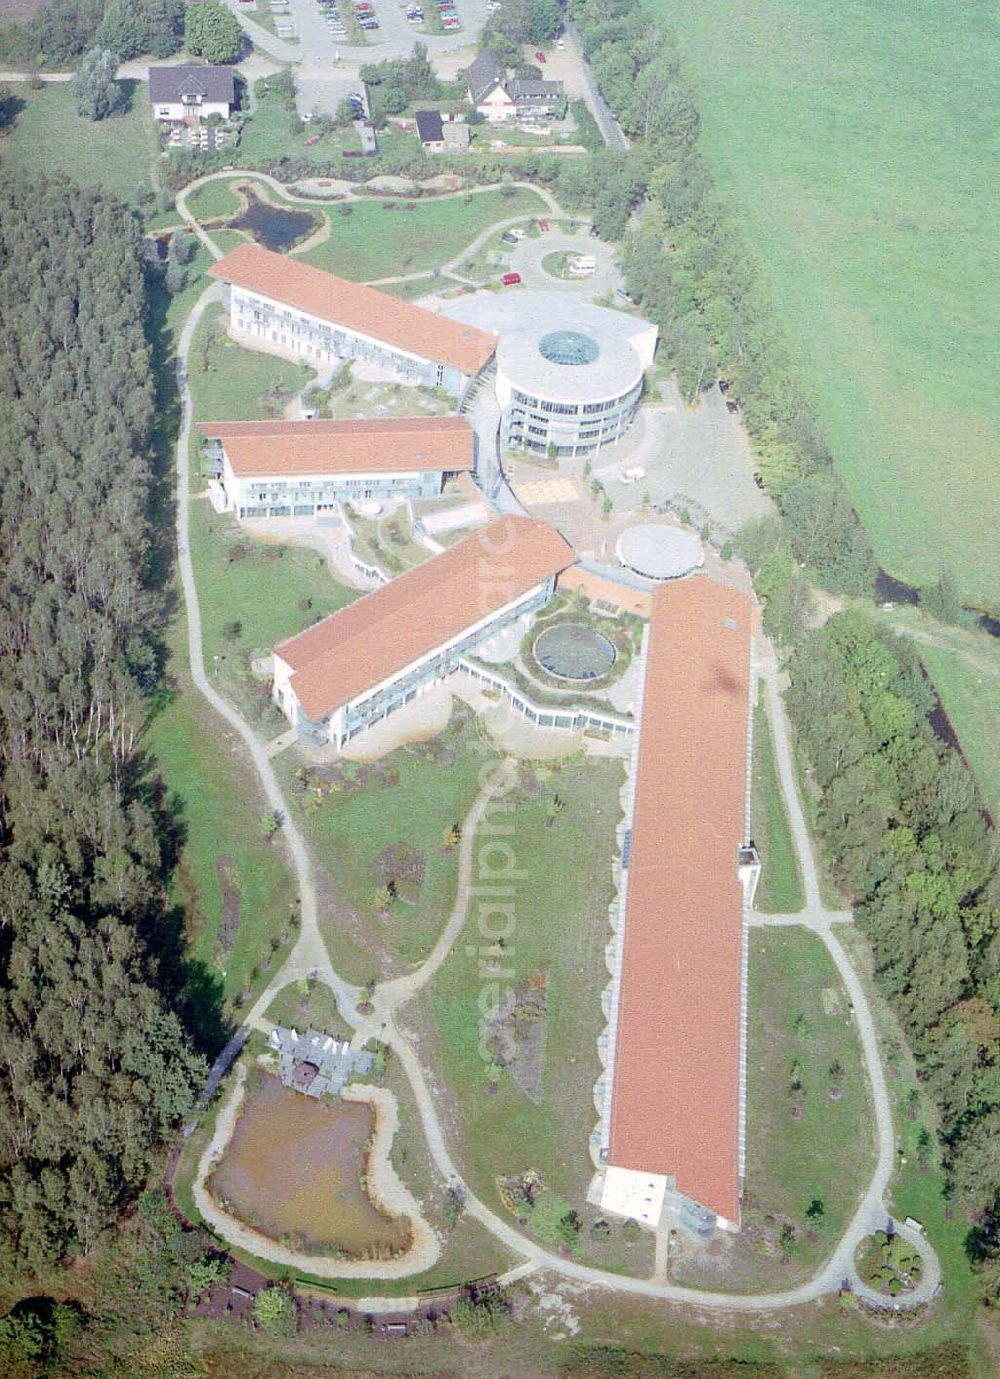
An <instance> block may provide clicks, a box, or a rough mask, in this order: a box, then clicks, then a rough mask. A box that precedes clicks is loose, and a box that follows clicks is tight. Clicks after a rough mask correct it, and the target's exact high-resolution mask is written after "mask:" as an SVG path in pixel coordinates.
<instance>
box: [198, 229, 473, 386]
mask: <svg viewBox="0 0 1000 1379" xmlns="http://www.w3.org/2000/svg"><path fill="white" fill-rule="evenodd" d="M208 271H209V273H210V274H211V276H212V277H213V278H221V279H222V280H223V282H228V283H235V284H236V286H237V287H242V288H245V289H246V290H247V291H248V292H259V293H260V294H261V296H262V297H269V298H270V299H271V300H272V301H276V302H283V303H285V305H287V306H293V307H296V308H297V309H298V310H299V311H306V312H308V313H309V314H310V315H311V316H317V317H319V318H320V320H323V321H329V322H331V324H333V325H338V326H344V327H345V328H346V329H347V330H352V331H357V332H359V333H360V334H362V335H367V336H369V337H370V338H372V339H375V340H382V341H384V342H385V343H386V344H387V345H392V346H394V347H395V348H396V349H401V350H406V351H408V352H409V353H410V354H415V355H416V356H417V357H418V358H420V359H431V360H433V361H434V362H435V363H436V364H446V365H448V366H450V367H451V368H455V369H458V370H459V371H460V372H461V373H465V374H475V373H478V372H479V370H480V369H481V368H482V367H483V365H484V364H486V363H487V361H488V360H489V359H491V358H492V357H493V353H494V351H495V350H496V347H497V337H496V336H495V335H491V334H490V333H489V332H488V331H485V330H477V329H476V327H475V326H467V325H464V324H463V323H462V322H460V321H450V320H448V318H447V317H446V316H438V315H437V314H436V313H435V312H433V311H426V310H425V309H424V308H423V307H419V306H414V305H413V304H412V303H411V302H404V301H401V300H400V299H399V298H398V297H390V296H389V294H388V293H387V292H378V291H376V289H375V288H374V287H365V286H364V285H363V284H362V283H354V282H348V280H347V279H346V278H338V277H337V276H336V274H334V273H327V272H325V271H324V270H323V269H322V268H314V267H313V266H312V265H311V264H309V263H300V262H299V261H298V260H297V259H293V258H289V257H288V256H287V255H285V254H275V253H272V251H271V250H270V249H262V248H261V247H260V245H258V244H240V245H238V246H237V247H236V248H235V249H233V250H232V251H231V252H230V253H228V254H226V256H225V258H222V259H220V260H219V262H218V263H213V264H212V266H211V268H210V269H209V270H208Z"/></svg>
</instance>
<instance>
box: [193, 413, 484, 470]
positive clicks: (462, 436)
mask: <svg viewBox="0 0 1000 1379" xmlns="http://www.w3.org/2000/svg"><path fill="white" fill-rule="evenodd" d="M197 425H198V430H199V431H201V433H202V434H203V435H205V436H208V437H210V438H211V439H213V440H221V441H222V443H223V446H224V447H225V451H226V458H227V459H228V460H229V464H230V467H231V469H232V471H233V473H234V474H236V475H239V476H242V477H247V478H250V477H253V476H254V475H266V474H351V473H357V472H363V473H379V474H393V473H409V472H412V471H414V470H416V471H423V470H442V471H446V472H449V473H457V472H461V471H463V470H469V469H472V467H473V463H474V434H475V433H474V432H473V430H472V427H471V426H470V425H469V423H468V422H467V421H466V419H465V418H464V417H454V416H451V417H385V418H378V419H376V420H373V421H328V420H317V421H200V422H198V423H197Z"/></svg>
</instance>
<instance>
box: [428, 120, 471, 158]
mask: <svg viewBox="0 0 1000 1379" xmlns="http://www.w3.org/2000/svg"><path fill="white" fill-rule="evenodd" d="M417 137H418V139H419V140H420V146H421V148H422V149H423V150H424V152H425V153H467V152H468V150H469V126H468V125H467V124H466V123H465V122H464V120H454V119H451V118H450V117H449V118H448V119H445V118H444V117H443V116H442V114H441V112H440V110H418V111H417Z"/></svg>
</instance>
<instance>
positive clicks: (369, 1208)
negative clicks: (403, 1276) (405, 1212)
mask: <svg viewBox="0 0 1000 1379" xmlns="http://www.w3.org/2000/svg"><path fill="white" fill-rule="evenodd" d="M254 1084H256V1085H254ZM373 1125H374V1112H373V1111H372V1109H371V1108H370V1107H369V1106H365V1105H360V1104H358V1103H356V1102H349V1101H332V1100H331V1099H330V1098H328V1097H323V1098H321V1099H320V1100H318V1101H317V1100H314V1099H313V1098H311V1097H307V1096H303V1095H302V1094H301V1093H300V1092H293V1091H292V1090H291V1088H289V1087H284V1086H282V1084H281V1081H280V1080H279V1079H278V1078H277V1077H274V1076H272V1075H271V1074H270V1073H263V1074H260V1075H259V1076H258V1077H256V1078H252V1079H251V1081H250V1083H248V1090H247V1094H246V1100H245V1102H244V1104H243V1109H242V1111H241V1113H240V1118H239V1120H238V1121H237V1124H236V1129H235V1131H234V1132H233V1137H232V1139H231V1141H230V1142H229V1144H228V1145H227V1147H226V1151H225V1153H224V1154H223V1156H222V1160H221V1162H220V1163H219V1165H218V1167H217V1168H216V1169H215V1171H214V1172H213V1174H212V1176H211V1178H210V1179H209V1182H208V1188H209V1191H210V1192H211V1193H212V1196H213V1197H214V1198H215V1199H216V1201H218V1202H220V1203H222V1204H223V1205H224V1206H225V1208H226V1210H227V1211H229V1212H230V1213H231V1214H232V1215H233V1216H236V1217H237V1218H239V1220H241V1221H244V1222H246V1224H247V1225H248V1226H253V1227H254V1228H255V1229H256V1230H259V1231H261V1232H263V1234H264V1235H269V1236H271V1237H272V1239H274V1240H281V1239H282V1238H283V1237H288V1238H289V1243H291V1245H292V1247H293V1248H296V1247H298V1248H305V1249H318V1248H322V1247H326V1248H327V1249H335V1248H338V1247H339V1248H340V1249H342V1250H343V1251H344V1252H345V1253H346V1254H347V1255H349V1256H352V1257H362V1256H366V1255H372V1256H379V1255H389V1254H391V1253H392V1252H393V1251H394V1250H397V1249H400V1248H406V1246H407V1245H408V1243H409V1228H408V1225H407V1223H406V1222H405V1221H404V1220H402V1219H399V1218H394V1217H389V1216H384V1215H383V1214H382V1213H381V1212H380V1211H379V1210H378V1209H377V1208H376V1207H375V1206H374V1204H373V1203H372V1201H371V1199H370V1198H369V1197H368V1194H367V1193H366V1192H365V1191H364V1189H363V1188H362V1187H361V1184H360V1182H359V1178H360V1175H361V1174H362V1173H363V1172H364V1171H365V1166H366V1162H365V1161H366V1158H367V1155H366V1152H365V1142H366V1140H367V1139H368V1137H369V1135H370V1134H371V1132H372V1128H373Z"/></svg>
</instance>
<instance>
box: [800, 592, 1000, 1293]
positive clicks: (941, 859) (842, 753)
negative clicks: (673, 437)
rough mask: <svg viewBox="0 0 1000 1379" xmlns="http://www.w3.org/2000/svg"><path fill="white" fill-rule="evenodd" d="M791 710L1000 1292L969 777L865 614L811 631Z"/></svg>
mask: <svg viewBox="0 0 1000 1379" xmlns="http://www.w3.org/2000/svg"><path fill="white" fill-rule="evenodd" d="M791 672H792V686H791V689H790V690H789V693H788V708H789V713H790V714H791V717H792V721H793V722H794V724H795V728H796V732H797V734H798V738H799V741H800V743H801V744H802V747H803V749H804V751H805V754H806V757H807V759H808V761H809V763H810V765H811V767H812V772H813V779H814V782H815V783H816V784H817V785H818V787H819V788H820V790H821V792H822V795H821V802H820V809H819V820H818V822H819V828H820V831H821V835H822V837H823V839H824V842H825V844H826V850H827V854H828V856H829V858H830V859H831V863H832V866H833V870H834V875H835V878H836V880H837V882H838V883H839V885H840V886H841V888H842V889H843V891H844V892H845V894H847V895H849V896H851V897H853V898H854V903H855V909H856V913H857V916H858V920H859V923H860V924H861V926H862V928H863V929H864V932H865V933H866V934H867V936H868V939H869V941H870V943H871V947H872V953H873V955H874V960H875V971H876V975H877V978H878V981H879V984H880V986H881V988H882V990H883V991H884V992H885V994H886V995H887V996H888V998H889V1001H890V1002H891V1004H892V1006H893V1008H894V1009H895V1011H896V1013H897V1015H898V1016H899V1019H900V1021H901V1023H902V1025H903V1028H904V1030H905V1031H906V1034H907V1036H908V1039H909V1042H910V1045H911V1047H912V1049H913V1051H914V1054H915V1056H916V1059H917V1066H918V1069H919V1072H920V1075H921V1077H922V1079H923V1081H924V1083H925V1084H926V1087H927V1089H928V1091H929V1093H930V1095H931V1097H932V1099H933V1101H934V1103H935V1105H936V1107H937V1110H938V1113H939V1117H940V1131H941V1135H942V1138H943V1141H944V1146H945V1155H946V1164H947V1167H948V1170H949V1175H950V1180H951V1186H952V1190H953V1192H954V1195H955V1198H956V1200H957V1204H958V1205H959V1206H960V1208H961V1209H962V1210H963V1211H964V1213H965V1214H966V1215H967V1216H968V1217H969V1218H971V1219H972V1220H973V1221H974V1222H975V1223H976V1225H975V1227H974V1229H973V1231H972V1233H971V1236H970V1239H969V1241H968V1248H969V1252H970V1254H971V1256H972V1258H973V1260H974V1262H975V1263H976V1265H977V1267H978V1268H979V1271H980V1274H981V1281H982V1286H983V1289H984V1292H985V1293H986V1294H987V1295H988V1296H989V1297H991V1298H992V1299H994V1300H996V1299H997V1298H1000V1149H998V1145H1000V1019H998V1012H1000V866H998V855H997V846H996V836H995V834H994V833H992V832H991V831H989V830H988V829H987V825H986V822H985V821H984V818H983V814H982V809H981V804H980V801H979V799H978V797H977V793H976V788H975V783H974V781H973V779H972V777H971V775H970V774H969V772H968V771H967V769H966V768H965V766H964V764H963V762H962V761H961V759H960V757H959V756H958V754H957V752H955V751H954V750H952V749H951V748H949V747H946V746H944V745H943V744H942V743H941V742H939V741H938V740H937V739H936V738H935V736H934V733H933V731H932V728H931V727H930V725H929V723H928V717H927V716H928V714H929V713H930V711H931V710H932V709H933V708H934V702H935V701H934V694H933V691H932V689H931V687H930V685H929V684H928V682H927V680H926V678H925V676H924V674H923V671H922V668H921V666H920V662H919V659H918V658H917V655H916V652H915V650H914V648H913V644H912V643H911V642H909V641H907V640H905V639H903V638H899V637H896V636H895V635H893V634H892V633H889V632H887V631H883V630H881V629H879V628H878V627H876V626H875V625H874V624H873V623H872V621H871V620H870V619H869V618H868V617H866V616H865V615H864V614H863V613H861V612H850V613H840V614H838V615H837V616H836V617H834V618H832V619H831V620H830V622H829V623H827V624H826V626H825V627H823V628H820V629H817V630H816V631H814V632H812V633H811V634H810V635H809V636H808V637H807V638H806V639H805V640H804V641H803V642H802V643H801V645H800V646H799V648H798V649H797V650H796V652H795V654H794V656H793V657H792V661H791Z"/></svg>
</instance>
